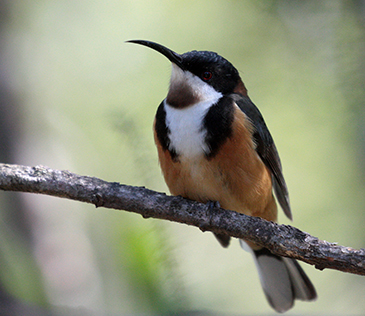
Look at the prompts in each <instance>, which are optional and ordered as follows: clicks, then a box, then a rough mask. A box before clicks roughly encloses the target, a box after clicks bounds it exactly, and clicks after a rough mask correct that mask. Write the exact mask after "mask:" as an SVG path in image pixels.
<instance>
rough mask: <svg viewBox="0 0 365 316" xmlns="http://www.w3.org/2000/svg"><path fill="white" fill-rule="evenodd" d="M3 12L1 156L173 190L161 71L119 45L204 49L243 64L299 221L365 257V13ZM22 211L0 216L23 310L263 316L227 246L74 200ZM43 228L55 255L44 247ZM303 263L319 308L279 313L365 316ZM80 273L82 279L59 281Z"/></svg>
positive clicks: (106, 5) (148, 8)
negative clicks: (160, 128) (166, 172)
mask: <svg viewBox="0 0 365 316" xmlns="http://www.w3.org/2000/svg"><path fill="white" fill-rule="evenodd" d="M0 3H4V4H5V2H0ZM7 7H8V9H7V11H6V12H7V19H6V20H5V22H4V23H3V24H2V32H1V34H2V36H1V39H0V40H1V42H0V45H1V47H0V48H1V58H0V63H1V67H0V70H1V76H0V79H1V80H0V83H4V84H5V85H6V86H7V88H8V90H7V91H8V92H9V93H11V94H12V96H13V98H14V100H16V101H17V103H18V105H16V103H15V105H14V106H12V107H11V111H12V113H11V115H9V118H7V119H6V120H3V121H5V122H8V123H9V122H11V123H12V124H8V125H6V124H5V123H1V127H4V126H5V125H6V127H7V128H8V129H9V130H8V131H7V133H8V134H6V135H10V136H9V137H7V138H6V141H7V142H5V143H6V144H9V142H8V140H9V139H11V140H12V142H11V146H12V148H10V149H9V148H8V147H7V148H8V149H6V148H5V147H2V148H1V149H2V150H3V151H4V150H11V151H12V152H13V154H12V155H13V156H12V155H9V156H6V155H4V153H2V155H3V157H13V158H12V162H16V163H22V164H26V165H33V164H44V165H48V166H49V167H52V168H58V169H69V170H71V171H73V172H77V173H80V174H88V175H93V176H97V177H100V178H103V179H105V180H107V181H118V182H122V183H126V184H131V185H143V186H147V187H149V188H151V189H154V190H158V191H165V192H168V191H167V188H166V186H165V184H164V182H163V179H162V176H161V175H160V171H159V167H158V161H157V155H156V151H155V148H154V144H153V136H152V123H153V118H154V113H155V111H156V108H157V106H158V105H159V103H160V102H161V101H162V99H163V98H164V97H165V95H166V92H167V88H168V82H169V72H170V65H169V63H168V62H167V61H166V59H165V58H163V57H162V56H160V55H158V54H157V53H155V52H153V51H151V50H149V49H146V48H143V47H137V46H133V45H130V44H124V43H123V41H125V40H128V39H148V40H152V41H156V42H159V43H161V44H164V45H166V46H168V47H170V48H171V49H173V50H175V51H177V52H180V53H183V52H186V51H189V50H193V49H197V50H212V51H216V52H218V53H219V54H221V55H222V56H224V57H226V58H227V59H228V60H230V61H231V62H232V63H233V64H234V65H235V66H236V67H237V69H238V70H239V71H240V73H241V76H242V79H243V81H244V82H245V84H246V86H247V88H248V89H249V95H250V97H251V98H252V100H253V101H254V103H255V104H256V105H257V106H258V107H259V108H260V110H261V111H262V113H263V115H264V117H265V120H266V123H267V125H268V126H269V128H270V131H271V133H272V135H273V137H274V139H275V142H276V144H277V147H278V149H279V152H280V156H281V159H282V163H283V166H284V174H285V177H286V179H287V182H288V186H289V191H290V194H291V201H292V207H293V213H294V220H295V221H294V223H293V224H294V225H295V226H297V227H298V228H300V229H303V230H305V231H308V232H309V233H311V234H313V235H315V236H318V237H319V238H322V239H326V240H329V241H332V242H334V241H337V242H339V243H340V244H344V245H348V246H352V247H356V248H360V247H365V246H364V240H365V231H364V229H363V226H364V224H363V223H364V220H365V216H364V214H365V213H364V208H365V181H364V173H365V172H364V170H365V163H364V161H365V160H364V159H365V155H364V152H365V141H364V139H365V129H364V124H363V122H364V119H365V114H364V113H365V112H364V100H365V87H364V85H365V78H364V74H365V62H364V60H365V58H364V57H365V56H364V54H365V3H364V1H359V0H358V1H355V0H353V1H349V0H348V1H340V0H321V1H314V0H305V1H297V0H291V1H290V0H243V1H218V0H213V1H208V0H203V1H192V0H188V1H165V0H162V1H134V2H131V1H123V0H119V1H116V0H111V1H108V2H100V1H87V2H86V1H82V0H74V1H70V0H66V1H60V0H53V1H44V0H38V1H33V2H30V1H26V2H24V1H19V0H13V1H11V2H8V3H7ZM3 104H5V103H3ZM3 104H1V110H3V106H4V105H3ZM9 111H10V110H9V109H8V110H7V112H6V113H10V112H9ZM0 113H1V112H0ZM4 113H5V112H4ZM0 122H1V117H0ZM14 122H17V124H14ZM14 128H19V130H18V131H14ZM12 133H13V134H12ZM21 133H22V136H19V134H21ZM11 135H18V136H16V137H17V138H14V137H15V136H14V137H13V136H11ZM4 146H5V145H4ZM7 146H8V145H7ZM1 152H2V151H1V150H0V153H1ZM8 197H9V195H7V193H0V198H1V201H5V199H8ZM14 199H15V198H14ZM19 200H22V202H21V203H25V204H24V205H23V204H21V203H20V204H18V205H23V206H20V209H21V210H23V215H16V214H18V213H16V212H12V208H11V207H10V206H9V205H10V204H7V203H1V204H0V212H1V213H0V215H1V218H0V221H1V222H0V231H1V234H0V281H1V283H2V284H3V286H4V287H5V288H6V290H7V291H8V292H9V293H10V294H11V295H13V296H14V297H16V298H18V299H21V300H23V301H26V302H30V303H33V304H36V305H40V306H44V307H47V306H48V305H52V306H63V308H72V307H77V306H84V308H85V309H86V310H96V311H104V312H105V313H110V314H112V315H126V314H128V315H133V314H147V315H152V314H155V315H161V314H174V313H179V312H182V311H187V312H188V311H194V310H196V311H198V310H201V311H212V312H213V313H217V314H220V315H222V314H230V313H233V314H239V315H241V314H255V315H257V314H265V315H267V314H269V313H272V311H271V310H270V308H269V306H268V304H267V303H266V301H265V298H264V295H263V292H262V290H261V288H260V285H259V280H258V277H257V273H256V271H255V267H254V264H253V262H252V259H251V258H250V257H249V255H247V254H245V253H243V252H242V251H240V249H239V246H238V245H237V244H236V243H233V245H232V246H231V247H230V248H229V249H228V250H225V249H221V248H220V247H219V245H218V243H217V242H216V241H215V239H214V238H213V237H212V236H211V234H202V233H201V232H200V231H198V230H196V229H194V228H188V227H185V226H182V225H177V224H172V223H163V222H159V221H156V220H144V219H142V218H140V217H138V216H136V215H133V214H125V213H124V212H116V211H110V210H103V209H97V210H96V209H94V208H92V207H91V206H87V205H77V206H75V205H76V203H75V202H71V201H70V202H65V203H60V202H58V200H56V199H53V200H46V201H49V202H43V201H45V200H44V199H43V198H42V197H36V200H32V201H29V199H28V198H26V197H24V196H23V195H22V199H21V198H19ZM29 203H32V204H29ZM47 203H49V204H47ZM25 205H26V206H25ZM49 205H52V206H51V207H50V206H49ZM74 208H75V209H74ZM24 219H26V220H24ZM280 220H281V221H284V222H287V221H286V219H285V218H284V216H282V215H281V217H280ZM50 223H51V224H50ZM61 224H62V225H65V226H61V228H59V226H58V225H61ZM47 227H48V228H49V232H48V233H52V231H53V233H54V234H56V235H57V236H58V238H60V240H61V241H59V242H58V244H57V243H55V242H54V243H51V241H53V238H55V236H52V235H47V236H43V235H42V234H43V231H44V230H45V228H47ZM70 227H71V228H70ZM68 228H69V229H68ZM27 231H28V232H29V233H26V232H27ZM62 234H64V241H63V242H62ZM59 235H61V237H60V236H59ZM29 236H31V237H29ZM57 240H59V239H57ZM47 242H50V244H47ZM45 244H46V245H45ZM56 244H57V245H58V246H60V245H61V246H63V248H62V251H60V250H58V249H55V248H52V247H53V246H54V245H56ZM77 245H78V246H77ZM76 246H77V247H76ZM72 247H76V250H77V251H76V252H74V253H72V255H71V254H69V253H68V252H67V249H70V248H72ZM78 249H79V250H78ZM84 250H85V251H84ZM75 253H76V254H79V255H80V258H79V257H77V255H76V254H75ZM243 256H245V257H244V258H242V257H243ZM71 259H72V260H73V261H72V260H71ZM47 260H51V261H52V262H53V264H54V265H52V266H51V267H52V268H49V264H50V263H49V261H47ZM47 264H48V265H47ZM303 266H304V268H305V270H306V271H307V272H308V274H309V276H310V277H311V279H312V280H313V282H314V284H315V285H316V287H317V290H318V294H319V299H318V301H317V302H315V303H301V302H298V303H297V306H296V307H295V308H294V310H293V311H292V312H289V313H287V314H288V315H289V314H295V315H300V314H303V315H304V314H305V315H314V314H326V315H349V314H351V315H355V314H356V315H362V314H364V312H365V306H364V304H363V303H362V297H363V296H364V295H365V287H364V279H363V278H362V277H359V276H352V275H348V274H343V273H339V272H335V271H324V272H319V271H316V270H315V269H314V268H312V267H309V266H305V265H304V264H303ZM47 267H48V269H47ZM68 269H70V270H68ZM77 269H80V270H77ZM83 270H85V271H84V272H85V275H86V276H85V279H81V276H79V273H78V272H77V273H76V272H75V273H74V274H72V273H71V275H68V274H69V273H70V272H69V271H71V272H72V271H81V272H82V271H83ZM20 271H21V272H20ZM86 272H88V273H89V274H87V273H86ZM80 274H81V273H80ZM41 275H42V276H41ZM88 275H89V277H87V276H88ZM79 277H80V280H79ZM63 279H64V283H63V282H61V281H62V280H63ZM77 281H79V283H77ZM73 282H74V283H73ZM57 286H58V287H59V290H58V291H57V289H56V287H57ZM91 290H93V291H94V292H93V293H94V295H95V297H97V298H98V299H97V300H95V299H93V298H92V297H90V296H88V295H89V294H90V291H91ZM88 291H89V292H88ZM88 293H89V294H88ZM93 297H94V296H93ZM333 298H336V299H335V300H334V299H333ZM55 310H56V312H59V310H58V309H57V308H56V309H55ZM61 312H62V308H61ZM68 314H69V313H68ZM202 314H205V312H202Z"/></svg>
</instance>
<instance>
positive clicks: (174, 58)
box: [126, 40, 184, 70]
mask: <svg viewBox="0 0 365 316" xmlns="http://www.w3.org/2000/svg"><path fill="white" fill-rule="evenodd" d="M126 43H134V44H139V45H144V46H147V47H149V48H152V49H154V50H156V51H158V52H159V53H161V54H162V55H164V56H165V57H166V58H167V59H168V60H169V61H171V62H172V63H174V64H176V65H177V66H179V67H180V68H181V69H183V70H184V66H183V64H182V61H183V58H182V56H181V55H180V54H178V53H175V52H174V51H172V50H171V49H169V48H167V47H165V46H162V45H160V44H157V43H154V42H150V41H145V40H130V41H126Z"/></svg>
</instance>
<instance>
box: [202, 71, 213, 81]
mask: <svg viewBox="0 0 365 316" xmlns="http://www.w3.org/2000/svg"><path fill="white" fill-rule="evenodd" d="M212 77H213V74H212V73H211V72H210V71H204V72H203V73H202V79H203V80H204V81H208V80H210V79H212Z"/></svg>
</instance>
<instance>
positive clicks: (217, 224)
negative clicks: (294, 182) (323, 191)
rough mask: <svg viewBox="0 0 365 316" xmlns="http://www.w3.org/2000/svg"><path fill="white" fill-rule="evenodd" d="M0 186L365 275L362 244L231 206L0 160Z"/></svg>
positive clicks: (318, 266)
mask: <svg viewBox="0 0 365 316" xmlns="http://www.w3.org/2000/svg"><path fill="white" fill-rule="evenodd" d="M0 189H1V190H4V191H20V192H31V193H40V194H46V195H51V196H57V197H61V198H68V199H72V200H76V201H80V202H86V203H91V204H94V205H95V206H96V207H101V206H103V207H106V208H112V209H117V210H125V211H128V212H134V213H138V214H141V215H142V216H143V217H144V218H149V217H153V218H158V219H165V220H170V221H174V222H179V223H184V224H187V225H192V226H196V227H199V228H200V229H201V230H202V231H211V232H215V233H224V234H227V235H230V236H232V237H237V238H242V239H246V240H249V241H252V242H254V243H256V244H259V245H261V246H263V247H265V248H268V249H269V250H270V251H271V252H273V253H274V254H277V255H280V256H284V257H290V258H295V259H298V260H301V261H304V262H306V263H308V264H312V265H314V266H315V267H316V268H317V269H320V270H323V269H326V268H328V269H335V270H339V271H343V272H349V273H354V274H359V275H365V249H360V250H356V249H352V248H349V247H343V246H339V245H337V244H333V243H329V242H327V241H323V240H319V239H318V238H316V237H313V236H311V235H309V234H308V233H306V232H303V231H300V230H299V229H297V228H295V227H292V226H288V225H279V224H276V223H273V222H268V221H266V220H263V219H261V218H257V217H251V216H247V215H244V214H240V213H237V212H233V211H228V210H224V209H221V208H215V209H214V210H211V209H208V207H207V206H206V205H205V204H202V203H198V202H195V201H190V200H186V199H184V198H182V197H179V196H167V195H166V194H164V193H158V192H155V191H151V190H148V189H146V188H144V187H133V186H128V185H122V184H119V183H116V182H106V181H103V180H100V179H97V178H94V177H87V176H80V175H77V174H74V173H71V172H69V171H59V170H52V169H50V168H47V167H43V166H36V167H26V166H20V165H9V164H0Z"/></svg>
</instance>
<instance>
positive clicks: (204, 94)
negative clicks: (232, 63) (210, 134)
mask: <svg viewBox="0 0 365 316" xmlns="http://www.w3.org/2000/svg"><path fill="white" fill-rule="evenodd" d="M180 86H188V87H189V89H187V90H185V91H191V93H194V96H195V100H197V103H195V104H191V105H189V106H187V107H183V108H176V107H172V106H170V105H169V104H168V103H167V102H166V99H165V101H164V108H165V111H166V126H167V127H168V129H169V131H170V133H169V134H168V137H169V139H170V147H169V150H172V149H174V150H175V151H176V153H177V154H178V155H179V156H181V157H182V158H186V159H189V160H190V159H194V158H198V157H199V156H202V155H204V154H207V153H209V148H208V146H207V144H206V142H205V137H206V134H207V131H206V130H205V129H204V127H203V119H204V117H205V115H206V114H207V112H208V110H209V108H210V107H211V106H212V105H214V104H215V103H217V102H218V100H219V99H220V98H221V97H222V94H221V93H220V92H217V91H216V90H215V89H214V88H213V87H212V86H210V85H209V84H207V83H206V82H204V81H203V80H201V79H200V78H199V77H197V76H195V75H194V74H192V73H191V72H189V71H184V70H181V69H180V68H179V67H178V66H176V65H175V64H172V74H171V82H170V90H171V89H177V91H178V89H179V87H180ZM176 98H177V99H178V98H179V94H177V95H176ZM177 101H178V100H177Z"/></svg>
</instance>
